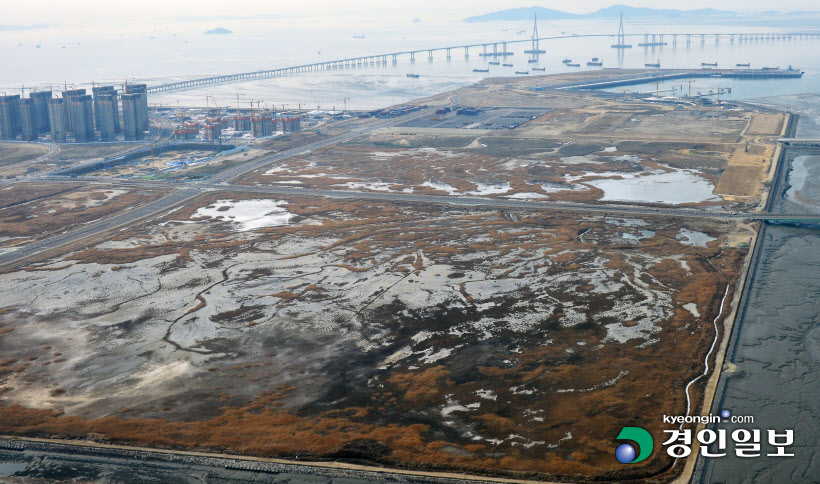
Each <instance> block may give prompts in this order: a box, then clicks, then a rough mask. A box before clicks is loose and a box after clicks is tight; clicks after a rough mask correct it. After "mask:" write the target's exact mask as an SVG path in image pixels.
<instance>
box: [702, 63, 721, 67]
mask: <svg viewBox="0 0 820 484" xmlns="http://www.w3.org/2000/svg"><path fill="white" fill-rule="evenodd" d="M700 66H701V67H717V62H711V63H710V62H701V63H700Z"/></svg>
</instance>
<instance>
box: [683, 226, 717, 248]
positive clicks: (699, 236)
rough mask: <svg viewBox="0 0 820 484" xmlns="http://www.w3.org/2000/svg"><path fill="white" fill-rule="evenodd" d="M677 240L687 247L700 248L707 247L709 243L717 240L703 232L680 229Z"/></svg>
mask: <svg viewBox="0 0 820 484" xmlns="http://www.w3.org/2000/svg"><path fill="white" fill-rule="evenodd" d="M676 238H677V239H678V240H680V241H681V242H683V243H684V244H686V245H696V246H698V247H706V244H707V243H709V242H711V241H713V240H717V239H716V238H714V237H709V236H708V235H706V234H704V233H703V232H698V231H695V230H689V229H680V231H679V232H678V235H677V236H676Z"/></svg>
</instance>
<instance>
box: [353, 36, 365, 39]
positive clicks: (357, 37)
mask: <svg viewBox="0 0 820 484" xmlns="http://www.w3.org/2000/svg"><path fill="white" fill-rule="evenodd" d="M353 38H354V39H363V38H364V35H354V36H353Z"/></svg>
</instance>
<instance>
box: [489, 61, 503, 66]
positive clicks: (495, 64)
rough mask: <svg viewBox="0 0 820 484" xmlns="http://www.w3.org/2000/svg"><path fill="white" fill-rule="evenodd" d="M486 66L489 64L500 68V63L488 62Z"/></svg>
mask: <svg viewBox="0 0 820 484" xmlns="http://www.w3.org/2000/svg"><path fill="white" fill-rule="evenodd" d="M488 64H490V65H491V66H500V65H501V63H500V62H497V61H490V62H488Z"/></svg>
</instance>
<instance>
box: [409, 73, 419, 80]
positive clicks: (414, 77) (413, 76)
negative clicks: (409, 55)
mask: <svg viewBox="0 0 820 484" xmlns="http://www.w3.org/2000/svg"><path fill="white" fill-rule="evenodd" d="M407 77H412V78H413V79H418V78H419V75H418V74H407Z"/></svg>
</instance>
